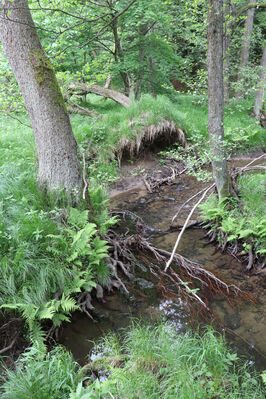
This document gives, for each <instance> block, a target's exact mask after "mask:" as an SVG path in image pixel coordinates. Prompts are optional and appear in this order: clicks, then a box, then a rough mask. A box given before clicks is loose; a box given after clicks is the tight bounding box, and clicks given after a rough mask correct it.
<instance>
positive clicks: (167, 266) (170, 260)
mask: <svg viewBox="0 0 266 399" xmlns="http://www.w3.org/2000/svg"><path fill="white" fill-rule="evenodd" d="M214 186H215V183H214V184H212V185H211V186H210V187H208V188H207V189H205V191H204V193H203V195H202V197H201V198H200V199H199V201H198V202H197V203H196V204H195V205H194V206H193V208H192V209H191V211H190V213H189V215H188V217H187V219H186V221H185V224H184V226H183V228H182V230H181V231H180V233H179V235H178V237H177V240H176V243H175V246H174V249H173V251H172V253H171V256H170V259H169V261H168V262H167V264H166V267H165V269H164V271H165V272H166V271H167V269H168V268H169V266H170V264H171V263H172V261H173V258H174V255H175V253H176V250H177V247H178V244H179V242H180V240H181V237H182V235H183V233H184V231H185V230H186V227H187V224H188V222H189V220H190V218H191V216H192V215H193V213H194V211H195V209H196V208H197V207H198V206H199V204H200V203H201V202H202V201H203V200H204V198H205V196H206V194H207V193H208V191H210V190H211V189H212V188H213V187H214Z"/></svg>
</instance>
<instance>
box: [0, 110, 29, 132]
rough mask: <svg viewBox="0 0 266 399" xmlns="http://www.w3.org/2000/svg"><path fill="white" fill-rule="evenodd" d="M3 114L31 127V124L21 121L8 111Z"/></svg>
mask: <svg viewBox="0 0 266 399" xmlns="http://www.w3.org/2000/svg"><path fill="white" fill-rule="evenodd" d="M5 115H6V116H8V117H9V118H12V119H15V121H18V122H19V123H21V125H23V126H27V127H29V128H31V129H32V126H31V125H28V124H27V123H24V122H22V120H20V119H19V118H17V117H16V116H14V115H12V114H10V113H9V112H5Z"/></svg>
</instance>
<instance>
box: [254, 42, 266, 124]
mask: <svg viewBox="0 0 266 399" xmlns="http://www.w3.org/2000/svg"><path fill="white" fill-rule="evenodd" d="M260 65H261V71H260V74H259V85H258V90H257V91H256V93H255V103H254V108H253V112H254V115H255V118H256V119H260V113H261V110H262V109H263V100H264V90H265V78H266V42H265V43H264V50H263V54H262V58H261V64H260Z"/></svg>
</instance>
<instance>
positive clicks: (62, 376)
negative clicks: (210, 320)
mask: <svg viewBox="0 0 266 399" xmlns="http://www.w3.org/2000/svg"><path fill="white" fill-rule="evenodd" d="M121 341H122V344H121ZM97 351H98V357H97ZM93 353H94V359H95V355H96V359H95V360H94V361H93V362H92V363H91V364H89V365H86V366H85V367H84V368H83V369H81V368H80V367H79V366H78V365H77V364H76V363H75V362H74V361H73V359H72V358H71V356H70V355H69V354H68V353H66V351H64V350H63V349H62V348H60V347H57V348H56V349H55V350H53V351H52V352H50V353H48V354H45V353H42V352H40V351H38V350H37V349H35V348H32V349H30V350H29V351H27V352H26V353H25V354H24V355H23V356H22V357H21V359H20V360H19V361H18V362H17V365H16V368H15V370H13V371H8V373H7V379H6V381H4V384H3V385H2V386H0V392H1V398H3V399H25V398H26V397H29V398H31V399H41V398H43V399H48V398H53V399H57V398H58V399H59V398H60V399H83V398H84V399H85V398H99V399H100V398H106V399H111V398H114V397H115V398H127V399H136V398H145V399H157V398H161V399H172V398H178V399H213V398H216V399H239V398H245V399H263V398H264V391H263V387H262V386H261V384H260V378H259V376H258V375H257V374H256V373H255V372H254V371H253V370H252V369H251V368H250V367H249V366H248V364H247V363H244V362H243V361H242V360H240V359H238V357H237V355H236V354H235V353H232V352H230V351H229V349H228V348H227V346H226V343H225V341H224V339H223V338H222V337H221V336H219V335H217V334H215V333H214V331H213V330H212V329H211V328H208V329H206V331H205V333H204V334H203V335H199V334H195V333H189V332H188V333H186V334H185V335H177V334H176V332H175V331H174V329H173V328H172V327H171V326H170V325H168V324H166V323H162V324H160V325H158V326H144V325H143V324H142V325H141V324H140V323H135V324H134V325H133V326H132V327H131V329H130V331H129V332H127V333H126V335H124V338H122V339H118V337H117V335H114V334H110V335H109V336H107V337H105V338H103V339H102V341H101V342H100V343H99V344H98V350H97V347H96V348H94V351H93ZM90 370H92V371H94V372H99V371H102V372H103V374H104V375H105V376H106V378H105V380H103V381H102V382H100V381H99V380H98V379H96V381H94V382H93V379H92V378H91V377H90V373H88V372H89V371H90ZM84 379H85V381H86V388H84V387H83V386H82V381H83V380H84Z"/></svg>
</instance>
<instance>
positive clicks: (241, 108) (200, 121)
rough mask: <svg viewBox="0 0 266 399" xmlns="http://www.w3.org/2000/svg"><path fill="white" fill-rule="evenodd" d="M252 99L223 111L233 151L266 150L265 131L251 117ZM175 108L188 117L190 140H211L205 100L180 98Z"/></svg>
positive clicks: (184, 96)
mask: <svg viewBox="0 0 266 399" xmlns="http://www.w3.org/2000/svg"><path fill="white" fill-rule="evenodd" d="M253 101H254V100H253V98H247V99H244V100H242V101H240V102H238V103H236V104H234V103H230V104H229V105H226V106H225V109H224V131H225V139H226V142H227V145H228V146H229V147H230V151H233V152H235V153H239V152H244V153H245V152H248V151H251V150H255V149H261V148H263V147H264V148H265V147H266V135H265V129H263V128H262V127H261V126H260V124H259V122H258V121H256V120H255V119H254V118H253V117H251V116H250V113H251V111H252V107H253ZM175 105H176V106H177V108H178V110H179V111H180V112H181V113H183V114H185V119H184V120H183V121H182V122H183V123H184V125H183V126H184V128H185V129H186V131H187V133H188V137H189V138H190V139H193V141H197V140H200V139H202V138H203V139H206V140H207V137H208V104H207V97H206V96H199V95H177V96H176V101H175Z"/></svg>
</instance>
